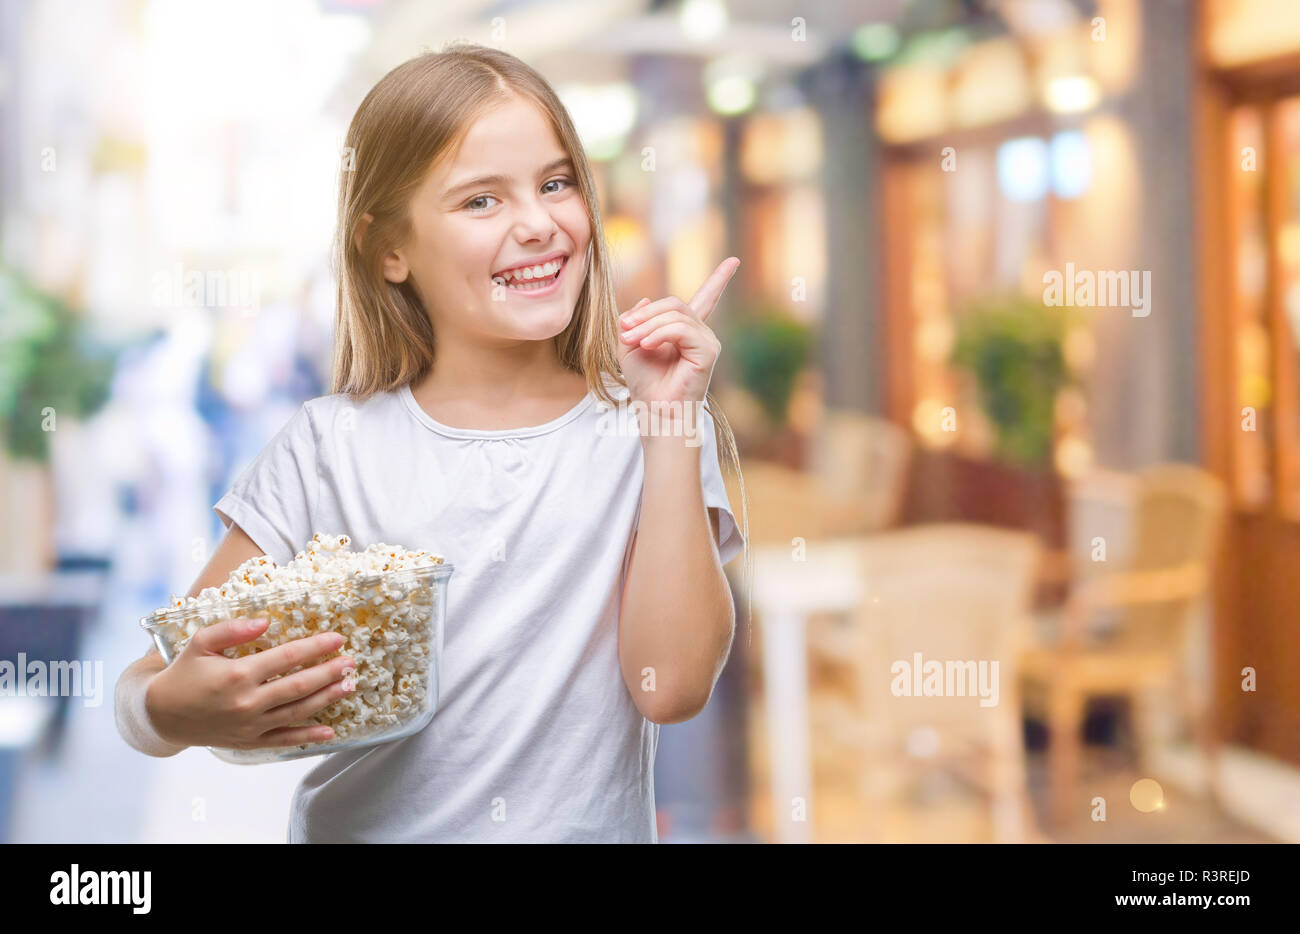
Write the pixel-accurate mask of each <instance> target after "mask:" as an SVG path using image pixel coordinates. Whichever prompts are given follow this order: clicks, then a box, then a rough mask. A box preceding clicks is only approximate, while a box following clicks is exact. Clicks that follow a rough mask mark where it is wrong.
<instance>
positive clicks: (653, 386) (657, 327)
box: [618, 256, 740, 403]
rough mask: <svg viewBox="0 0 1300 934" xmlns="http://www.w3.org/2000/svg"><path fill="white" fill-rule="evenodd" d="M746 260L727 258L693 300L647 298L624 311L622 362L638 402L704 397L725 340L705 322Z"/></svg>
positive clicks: (633, 397)
mask: <svg viewBox="0 0 1300 934" xmlns="http://www.w3.org/2000/svg"><path fill="white" fill-rule="evenodd" d="M739 266H740V260H739V259H737V258H736V257H734V256H729V257H727V258H726V259H724V260H723V261H722V262H721V263H720V264H719V265H718V268H717V269H715V270H714V271H713V274H712V275H711V276H709V278H708V279H706V280H705V281H704V284H703V285H702V286H700V289H699V291H698V292H696V293H695V296H694V297H693V298H692V299H691V300H690V302H689V303H687V302H683V301H682V300H681V299H679V298H677V297H675V296H670V297H668V298H661V299H659V300H658V301H655V302H652V301H650V300H649V299H648V298H643V299H641V301H639V302H637V303H636V305H634V306H633V307H632V309H631V310H630V311H626V312H624V313H623V314H621V315H619V318H618V323H619V331H620V332H621V334H620V337H619V351H618V353H619V363H620V364H621V365H622V367H623V375H624V376H625V377H626V378H627V386H628V390H629V392H630V394H631V396H630V401H632V402H644V403H652V402H681V403H687V402H703V401H704V394H705V392H707V391H708V388H709V379H710V377H712V375H713V365H714V363H716V362H717V360H718V352H719V351H720V350H721V349H722V344H721V343H720V342H719V341H718V339H717V337H715V336H714V334H713V331H711V330H710V329H709V326H708V325H706V324H705V323H704V321H705V319H707V318H708V317H709V315H710V314H712V312H713V309H714V307H715V306H716V305H717V304H718V298H719V297H721V295H722V290H723V289H724V288H726V286H727V283H728V282H730V281H731V277H732V275H733V274H734V273H735V271H736V269H737V267H739Z"/></svg>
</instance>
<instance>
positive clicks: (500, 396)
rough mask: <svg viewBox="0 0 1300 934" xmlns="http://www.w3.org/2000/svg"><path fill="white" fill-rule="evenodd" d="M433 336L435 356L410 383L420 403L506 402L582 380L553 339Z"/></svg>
mask: <svg viewBox="0 0 1300 934" xmlns="http://www.w3.org/2000/svg"><path fill="white" fill-rule="evenodd" d="M444 334H445V332H443V333H439V335H438V346H437V351H436V360H435V362H434V365H433V366H432V367H431V368H430V370H429V372H428V373H427V374H425V376H424V377H423V378H422V379H420V380H418V381H416V382H414V383H412V384H411V393H412V395H414V396H415V398H416V399H417V400H419V401H421V402H424V401H431V402H432V401H438V400H472V401H474V402H480V403H483V404H487V405H506V404H508V403H510V402H511V401H513V400H517V399H524V398H536V397H539V396H549V395H554V394H555V392H556V386H557V384H564V383H566V382H568V381H570V380H573V379H581V374H575V373H574V372H573V371H572V370H569V369H568V368H567V367H565V366H564V365H563V364H561V363H560V359H559V356H558V354H557V353H556V350H555V341H554V339H551V340H536V341H530V340H524V341H508V342H501V343H496V344H483V343H475V342H471V341H462V340H456V339H455V338H452V339H451V340H448V339H446V338H445V337H444Z"/></svg>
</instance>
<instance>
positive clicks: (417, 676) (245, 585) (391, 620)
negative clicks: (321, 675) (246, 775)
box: [146, 533, 443, 752]
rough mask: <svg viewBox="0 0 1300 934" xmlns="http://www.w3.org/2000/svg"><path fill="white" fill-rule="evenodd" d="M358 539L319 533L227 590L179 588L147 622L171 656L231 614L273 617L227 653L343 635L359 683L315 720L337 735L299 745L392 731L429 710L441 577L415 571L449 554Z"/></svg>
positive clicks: (236, 575)
mask: <svg viewBox="0 0 1300 934" xmlns="http://www.w3.org/2000/svg"><path fill="white" fill-rule="evenodd" d="M350 543H351V540H350V539H349V538H348V536H346V535H323V534H320V533H317V534H316V535H314V536H312V539H311V541H309V542H308V543H307V544H306V546H305V547H304V548H303V550H302V551H300V552H298V554H297V555H295V556H294V558H293V560H292V561H290V562H289V563H288V564H286V565H284V566H279V565H277V564H276V563H275V561H274V560H273V559H271V558H270V557H269V556H267V555H258V556H257V557H255V558H250V559H249V560H248V561H245V562H244V563H243V564H241V565H240V566H239V567H237V568H235V570H233V571H232V572H231V573H230V576H229V578H228V579H227V580H226V582H225V583H224V584H222V585H221V586H220V587H205V588H204V589H203V590H201V591H200V592H199V594H198V595H197V596H195V597H184V598H181V597H177V596H175V595H172V598H171V600H170V601H168V605H167V606H165V607H162V608H160V609H158V610H156V611H154V613H153V614H151V616H150V617H148V618H147V619H146V623H147V624H148V627H149V629H150V631H151V632H152V633H154V635H155V637H156V638H158V639H160V640H162V641H163V642H164V643H165V644H166V645H167V646H168V647H169V648H170V650H171V651H170V655H169V657H170V658H175V657H176V655H178V654H179V653H180V652H181V651H183V650H184V648H185V646H186V645H187V644H188V643H189V640H190V639H191V638H193V637H194V634H195V633H196V632H198V631H199V629H201V628H202V627H204V626H211V625H212V624H213V623H217V622H220V621H221V620H224V619H230V618H231V617H244V618H253V617H266V618H267V619H268V620H269V622H268V624H267V627H266V630H265V631H264V632H263V633H262V634H261V635H260V636H259V637H258V638H257V639H254V640H252V641H251V642H247V643H244V644H242V645H238V646H234V647H231V648H228V649H225V650H224V651H223V653H222V654H224V655H225V656H226V657H227V658H241V657H244V656H247V655H251V654H254V653H256V652H264V651H266V650H267V649H270V648H274V647H275V646H277V645H281V644H283V643H285V642H288V641H291V640H293V639H300V638H304V637H307V636H313V635H316V634H318V633H322V632H331V631H332V632H338V633H339V634H341V635H342V636H343V638H344V644H343V646H342V648H340V649H339V650H338V651H336V652H333V653H331V654H330V655H329V656H327V657H329V658H334V657H337V656H338V655H341V654H346V655H348V656H349V657H350V658H352V660H353V661H354V663H355V664H354V666H353V667H354V669H355V674H354V675H353V676H352V678H351V680H352V682H353V683H354V684H355V689H354V690H353V691H352V692H350V693H349V694H346V695H344V696H343V697H342V698H340V699H339V700H337V701H335V702H334V703H332V704H330V705H329V706H328V707H325V708H324V709H323V710H320V711H318V712H317V713H316V714H315V715H313V716H312V717H310V718H308V722H311V723H316V724H320V725H323V726H329V727H332V728H333V730H334V736H333V738H331V739H329V740H326V741H325V742H320V743H307V744H303V745H301V746H299V747H298V748H299V749H307V748H309V747H310V748H312V749H316V748H322V749H324V748H326V747H329V746H334V745H339V744H341V743H347V742H351V741H354V740H356V739H359V738H362V737H366V736H371V735H373V734H375V733H380V732H385V731H387V730H390V729H391V728H392V727H394V726H397V725H399V724H401V723H403V722H406V721H408V720H410V719H412V718H414V717H416V716H418V715H419V714H420V713H422V712H423V711H426V710H428V709H429V704H430V701H431V698H430V688H431V684H430V679H431V678H433V677H436V673H435V672H431V671H430V664H431V662H432V660H433V655H434V652H433V651H432V650H431V648H430V646H431V644H432V640H433V638H434V626H435V624H436V622H437V621H436V619H435V617H434V613H435V612H436V611H437V609H436V608H437V599H438V596H439V593H438V587H439V584H438V582H437V581H435V580H434V579H432V578H431V577H429V576H428V575H427V574H412V573H409V572H411V571H414V570H417V569H424V568H433V567H437V566H438V565H441V564H443V557H442V555H439V554H435V553H432V552H427V551H408V550H407V549H405V548H401V547H398V546H395V545H388V544H383V543H377V544H374V545H371V546H370V547H368V548H366V549H365V550H364V551H351V550H349V549H348V545H349V544H350ZM399 571H406V572H408V573H405V574H397V573H394V572H399ZM319 661H320V660H315V663H319ZM301 668H302V666H299V667H297V668H294V669H293V671H290V672H287V674H292V673H293V672H295V671H300V670H301ZM280 677H282V675H276V676H275V677H274V678H272V679H271V680H275V679H276V678H280ZM258 752H263V751H262V750H258Z"/></svg>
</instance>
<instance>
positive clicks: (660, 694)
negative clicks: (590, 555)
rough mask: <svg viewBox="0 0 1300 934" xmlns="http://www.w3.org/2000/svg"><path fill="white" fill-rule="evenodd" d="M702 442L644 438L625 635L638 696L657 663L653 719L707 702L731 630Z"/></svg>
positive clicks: (671, 717)
mask: <svg viewBox="0 0 1300 934" xmlns="http://www.w3.org/2000/svg"><path fill="white" fill-rule="evenodd" d="M700 450H701V449H700V447H698V446H696V447H691V446H689V445H687V444H686V443H685V442H684V439H683V438H682V437H681V436H673V435H663V436H652V437H644V438H642V451H643V454H644V464H645V471H644V478H643V487H642V504H641V520H640V524H639V528H638V531H637V537H636V548H635V550H634V552H633V556H632V563H631V566H630V567H629V568H628V578H627V582H626V584H625V588H626V590H625V593H624V604H623V617H622V620H621V622H620V643H621V652H620V655H621V656H622V659H623V663H624V667H625V672H624V677H625V678H626V679H627V681H628V683H629V685H633V686H634V691H633V695H634V696H644V695H645V694H646V693H648V692H646V691H643V690H642V688H643V686H644V685H645V684H646V680H647V678H646V675H645V674H644V672H645V669H647V668H649V669H653V681H652V682H651V683H653V685H654V692H653V693H654V697H653V699H652V700H650V701H649V702H647V703H646V704H644V705H639V706H641V707H642V709H643V710H648V711H651V712H653V713H654V714H655V716H653V717H651V719H655V720H658V721H659V722H675V721H677V720H684V719H689V718H690V717H692V716H694V715H695V714H696V713H698V712H699V710H700V709H701V708H702V707H703V706H704V704H705V702H706V701H707V700H708V697H709V695H710V693H711V692H712V690H713V685H714V683H715V681H716V680H717V677H718V674H719V672H721V670H722V666H723V665H724V664H725V662H726V659H727V653H728V651H729V650H730V647H731V640H732V634H733V632H734V624H735V612H734V607H733V606H732V602H731V590H730V588H729V587H728V586H727V580H726V576H725V575H724V574H723V572H722V565H721V563H720V562H719V560H718V555H717V550H716V548H715V546H714V541H713V532H712V530H711V529H710V524H709V517H708V512H707V511H706V510H705V507H704V493H703V490H702V489H701V487H700Z"/></svg>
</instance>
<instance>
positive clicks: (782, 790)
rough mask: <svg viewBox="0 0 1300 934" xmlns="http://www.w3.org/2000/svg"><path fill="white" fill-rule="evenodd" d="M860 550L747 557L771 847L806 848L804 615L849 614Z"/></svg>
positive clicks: (857, 591) (809, 812) (838, 545)
mask: <svg viewBox="0 0 1300 934" xmlns="http://www.w3.org/2000/svg"><path fill="white" fill-rule="evenodd" d="M862 542H863V539H861V538H840V539H826V540H822V541H810V542H807V544H806V545H805V549H804V553H803V554H802V555H798V554H797V553H796V552H795V549H793V548H790V547H786V546H784V545H780V546H775V545H759V546H755V547H754V548H753V549H752V554H753V559H754V579H753V591H752V594H753V601H754V606H755V608H757V610H758V611H759V614H760V615H759V622H760V625H761V626H762V627H763V634H762V640H763V684H764V698H765V702H766V707H767V732H768V750H769V756H770V762H771V772H772V793H771V800H772V831H773V834H774V837H775V840H776V842H778V843H810V842H812V821H813V795H812V792H813V781H812V743H811V736H810V730H809V719H808V633H807V621H808V617H809V616H811V615H812V614H815V613H840V612H849V611H851V610H853V609H855V608H856V607H857V606H858V604H859V603H861V601H862V596H863V580H862V574H863V572H862ZM800 799H802V803H803V809H802V813H800V812H799V810H798V805H799V803H800Z"/></svg>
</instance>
